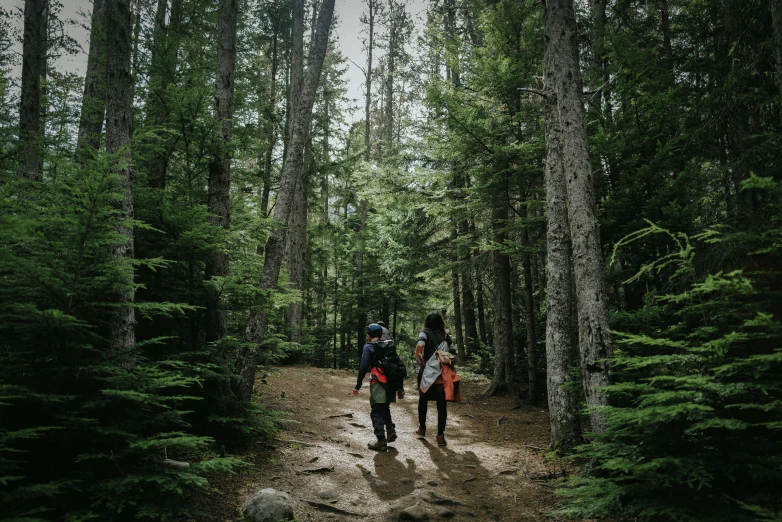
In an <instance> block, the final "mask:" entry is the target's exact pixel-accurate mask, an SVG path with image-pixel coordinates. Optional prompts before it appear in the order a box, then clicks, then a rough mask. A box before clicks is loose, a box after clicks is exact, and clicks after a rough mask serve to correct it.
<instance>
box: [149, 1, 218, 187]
mask: <svg viewBox="0 0 782 522" xmlns="http://www.w3.org/2000/svg"><path fill="white" fill-rule="evenodd" d="M184 1H185V0H171V15H170V17H169V23H168V25H166V13H167V12H168V0H158V5H157V10H156V11H155V25H154V29H153V37H152V57H151V62H150V66H149V82H148V85H149V91H148V93H147V103H146V106H145V110H146V117H147V123H148V124H149V125H150V126H152V127H158V128H159V127H164V126H166V125H167V124H168V123H169V121H170V117H169V111H170V109H169V100H168V88H169V86H170V85H171V84H173V83H174V82H175V80H176V67H177V63H176V62H177V56H178V54H179V45H180V41H181V34H180V25H181V22H182V15H183V12H182V10H183V5H182V4H183V2H184ZM220 23H221V22H220V21H218V26H219V24H220ZM219 32H220V28H219V27H218V33H219ZM222 37H223V36H222V35H221V34H218V40H220V38H222ZM220 52H221V51H220V49H219V45H218V54H219V53H220ZM218 60H219V58H218ZM218 74H219V73H218ZM220 81H221V80H219V79H218V84H219V83H220ZM218 88H219V87H218ZM161 140H162V142H163V143H162V145H158V146H154V147H153V150H152V151H151V153H150V157H149V159H148V160H147V161H146V162H145V165H144V168H145V170H146V171H147V176H148V179H149V185H150V186H151V187H152V188H156V189H163V188H165V186H166V181H167V170H168V158H169V156H170V154H171V145H170V144H169V143H168V142H169V141H170V139H169V137H168V136H167V135H163V136H162V138H161Z"/></svg>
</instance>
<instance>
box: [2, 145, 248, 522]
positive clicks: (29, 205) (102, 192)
mask: <svg viewBox="0 0 782 522" xmlns="http://www.w3.org/2000/svg"><path fill="white" fill-rule="evenodd" d="M66 166H67V165H63V166H61V168H60V169H59V170H58V171H57V173H56V176H54V177H53V178H52V179H47V180H46V182H45V183H40V184H35V185H34V186H28V187H26V189H25V193H24V197H20V196H19V186H18V183H17V182H16V176H15V173H7V175H5V176H4V178H3V180H2V181H3V183H2V184H1V185H0V192H1V193H0V506H2V508H0V512H2V517H3V519H6V520H15V521H22V520H24V521H28V522H31V521H38V520H69V521H84V520H100V521H106V520H130V519H152V520H171V519H173V518H175V517H180V516H184V515H188V514H191V513H190V512H191V511H192V510H191V509H190V507H189V504H190V502H189V501H188V497H189V496H191V495H193V494H195V493H198V492H204V491H208V490H210V488H211V486H210V485H209V480H208V478H209V476H211V475H213V474H215V473H224V472H230V471H231V470H232V469H234V468H235V467H236V466H238V465H240V462H239V461H237V460H235V459H233V458H213V457H214V456H215V455H216V452H215V451H214V450H213V448H212V444H213V439H212V438H211V437H209V436H207V435H205V434H204V432H203V431H201V432H199V431H198V430H195V429H194V428H193V422H192V419H191V418H190V417H191V416H192V412H193V408H194V405H197V404H200V403H203V396H202V393H201V392H200V391H199V390H200V389H201V388H202V382H203V380H204V375H203V373H204V372H203V369H202V368H200V367H199V366H198V365H196V364H195V363H193V362H192V361H188V360H187V359H186V358H180V357H169V356H166V355H165V354H164V353H161V352H160V346H161V343H160V341H161V340H160V339H150V340H147V341H145V342H139V343H138V344H137V345H136V346H135V347H134V348H133V349H132V350H130V351H128V352H126V353H114V352H112V350H111V349H110V347H109V346H110V345H109V342H108V338H109V336H108V333H109V322H110V318H111V316H112V314H113V313H114V311H115V310H116V307H117V304H116V303H117V300H116V295H117V294H118V292H119V291H120V290H121V289H122V284H123V283H122V281H123V279H122V277H121V273H120V271H119V270H118V268H117V266H116V262H115V261H114V260H113V259H112V258H111V255H110V250H109V245H111V244H112V243H113V242H115V241H116V240H117V235H116V232H115V223H116V216H115V213H114V210H113V209H112V206H111V200H112V198H115V195H114V194H113V192H112V186H113V181H112V176H111V174H109V172H110V171H109V169H108V163H107V161H106V157H104V156H99V157H98V158H97V159H96V160H95V161H94V162H89V164H88V165H86V166H85V167H84V168H78V169H77V168H75V167H70V168H66ZM135 226H136V228H140V227H143V225H142V224H141V223H136V224H135ZM135 263H136V264H137V265H140V266H145V267H146V268H150V269H159V268H160V267H162V266H163V265H164V262H163V261H161V260H154V261H145V260H135ZM136 306H137V315H139V316H144V317H152V318H154V317H156V316H158V315H160V314H163V315H167V316H177V315H181V314H184V313H186V312H188V311H189V310H191V309H192V307H188V306H186V305H179V304H174V303H167V302H139V303H137V304H136ZM166 459H175V460H181V461H189V462H191V465H190V466H189V467H187V468H186V469H181V470H176V469H172V468H171V467H169V466H167V465H166V462H165V461H166Z"/></svg>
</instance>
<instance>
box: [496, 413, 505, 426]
mask: <svg viewBox="0 0 782 522" xmlns="http://www.w3.org/2000/svg"><path fill="white" fill-rule="evenodd" d="M504 418H505V415H500V418H499V419H497V427H498V428H499V427H500V424H502V421H503V419H504Z"/></svg>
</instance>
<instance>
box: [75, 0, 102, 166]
mask: <svg viewBox="0 0 782 522" xmlns="http://www.w3.org/2000/svg"><path fill="white" fill-rule="evenodd" d="M105 17H106V0H94V1H93V3H92V16H91V22H90V48H89V53H88V55H87V73H86V75H85V78H84V96H83V97H82V102H81V115H80V118H79V137H78V141H77V142H76V151H77V154H81V153H83V152H86V151H92V152H94V151H97V150H98V148H99V147H100V135H101V132H102V131H103V120H104V117H105V115H106V31H105V27H104V25H105Z"/></svg>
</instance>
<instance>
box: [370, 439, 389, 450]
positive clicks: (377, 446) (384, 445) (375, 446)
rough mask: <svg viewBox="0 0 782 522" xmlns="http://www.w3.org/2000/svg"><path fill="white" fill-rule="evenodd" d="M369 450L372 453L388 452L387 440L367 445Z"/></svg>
mask: <svg viewBox="0 0 782 522" xmlns="http://www.w3.org/2000/svg"><path fill="white" fill-rule="evenodd" d="M367 448H369V449H371V450H372V451H388V443H387V442H386V439H377V442H375V443H374V444H373V443H371V442H370V443H369V444H367Z"/></svg>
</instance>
